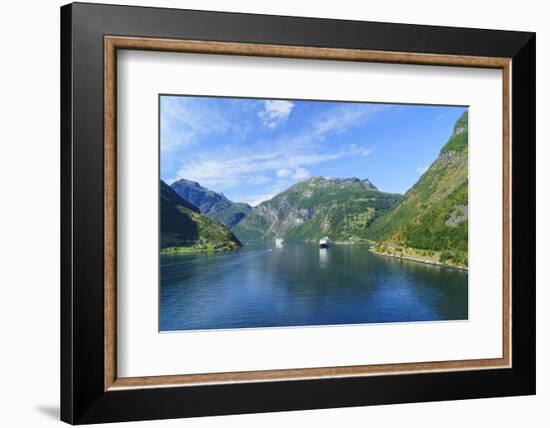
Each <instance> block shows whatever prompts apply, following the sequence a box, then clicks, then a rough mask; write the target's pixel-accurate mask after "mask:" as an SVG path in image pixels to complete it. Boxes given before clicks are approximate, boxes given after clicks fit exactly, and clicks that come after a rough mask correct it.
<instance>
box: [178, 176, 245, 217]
mask: <svg viewBox="0 0 550 428" xmlns="http://www.w3.org/2000/svg"><path fill="white" fill-rule="evenodd" d="M171 187H172V189H174V190H175V191H176V193H177V194H178V195H179V196H180V197H181V198H182V199H184V200H185V201H187V202H189V203H190V204H193V205H194V206H196V207H197V208H198V209H199V211H200V212H201V214H204V215H206V216H207V217H210V218H211V219H213V220H216V221H218V222H220V223H222V224H224V225H225V226H227V227H229V228H232V227H234V226H235V225H236V224H237V223H239V222H240V221H241V220H242V219H243V218H244V217H245V215H246V214H248V213H249V212H250V211H251V210H252V207H251V206H250V205H248V204H245V203H241V202H233V201H230V200H229V199H227V198H226V197H225V195H224V194H223V193H216V192H214V191H212V190H209V189H207V188H205V187H202V186H201V185H200V184H199V183H197V182H195V181H190V180H185V179H183V178H182V179H180V180H178V181H176V182H174V183H172V185H171Z"/></svg>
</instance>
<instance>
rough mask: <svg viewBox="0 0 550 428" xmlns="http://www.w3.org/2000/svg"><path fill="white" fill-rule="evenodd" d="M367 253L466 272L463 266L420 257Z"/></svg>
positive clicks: (371, 250) (372, 250) (376, 252)
mask: <svg viewBox="0 0 550 428" xmlns="http://www.w3.org/2000/svg"><path fill="white" fill-rule="evenodd" d="M369 251H370V252H371V253H373V254H376V255H378V256H386V257H393V258H395V259H401V260H409V261H411V262H418V263H424V264H427V265H433V266H440V267H445V268H452V269H459V270H463V271H466V272H468V268H467V267H464V266H457V265H451V264H449V263H441V262H438V261H435V260H429V259H422V258H420V257H414V256H403V255H397V254H390V253H383V252H380V251H376V250H374V249H372V248H370V249H369Z"/></svg>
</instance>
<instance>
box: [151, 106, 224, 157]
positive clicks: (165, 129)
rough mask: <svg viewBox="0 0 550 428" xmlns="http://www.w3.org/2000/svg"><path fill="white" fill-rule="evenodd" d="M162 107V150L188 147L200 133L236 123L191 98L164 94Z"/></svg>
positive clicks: (201, 134)
mask: <svg viewBox="0 0 550 428" xmlns="http://www.w3.org/2000/svg"><path fill="white" fill-rule="evenodd" d="M161 111H162V114H161V121H160V136H161V144H160V148H161V151H162V152H168V151H171V150H174V149H182V148H185V147H186V146H189V145H191V144H194V143H196V142H197V141H198V139H199V138H200V137H204V136H206V135H209V134H212V133H215V132H224V131H227V130H228V129H230V128H232V127H233V126H232V124H231V123H230V122H228V121H227V119H226V118H225V117H223V115H221V114H219V113H218V112H216V111H214V110H213V109H209V108H208V107H206V106H205V105H204V104H201V103H197V102H194V100H193V99H191V98H186V97H169V96H167V97H162V98H161Z"/></svg>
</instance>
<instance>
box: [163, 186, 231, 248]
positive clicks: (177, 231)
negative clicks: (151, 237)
mask: <svg viewBox="0 0 550 428" xmlns="http://www.w3.org/2000/svg"><path fill="white" fill-rule="evenodd" d="M160 186H161V188H160V222H161V226H160V230H161V234H160V236H161V238H160V247H161V251H162V252H190V251H205V250H231V249H236V248H239V247H240V246H241V243H240V242H239V240H238V239H237V238H236V237H235V235H233V233H232V232H231V231H230V230H229V229H227V228H226V227H225V226H224V225H222V224H220V223H218V222H216V221H214V220H212V219H209V218H208V217H205V216H203V215H202V214H200V213H199V210H198V208H197V207H195V206H193V205H192V204H190V203H189V202H187V201H184V200H183V199H182V198H180V197H179V196H178V194H177V193H176V192H175V191H174V190H173V189H172V188H170V186H168V185H167V184H166V183H164V182H163V181H161V182H160Z"/></svg>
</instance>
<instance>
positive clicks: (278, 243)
mask: <svg viewBox="0 0 550 428" xmlns="http://www.w3.org/2000/svg"><path fill="white" fill-rule="evenodd" d="M284 242H285V240H284V239H283V238H277V239H275V246H276V247H282V246H283V243H284Z"/></svg>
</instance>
